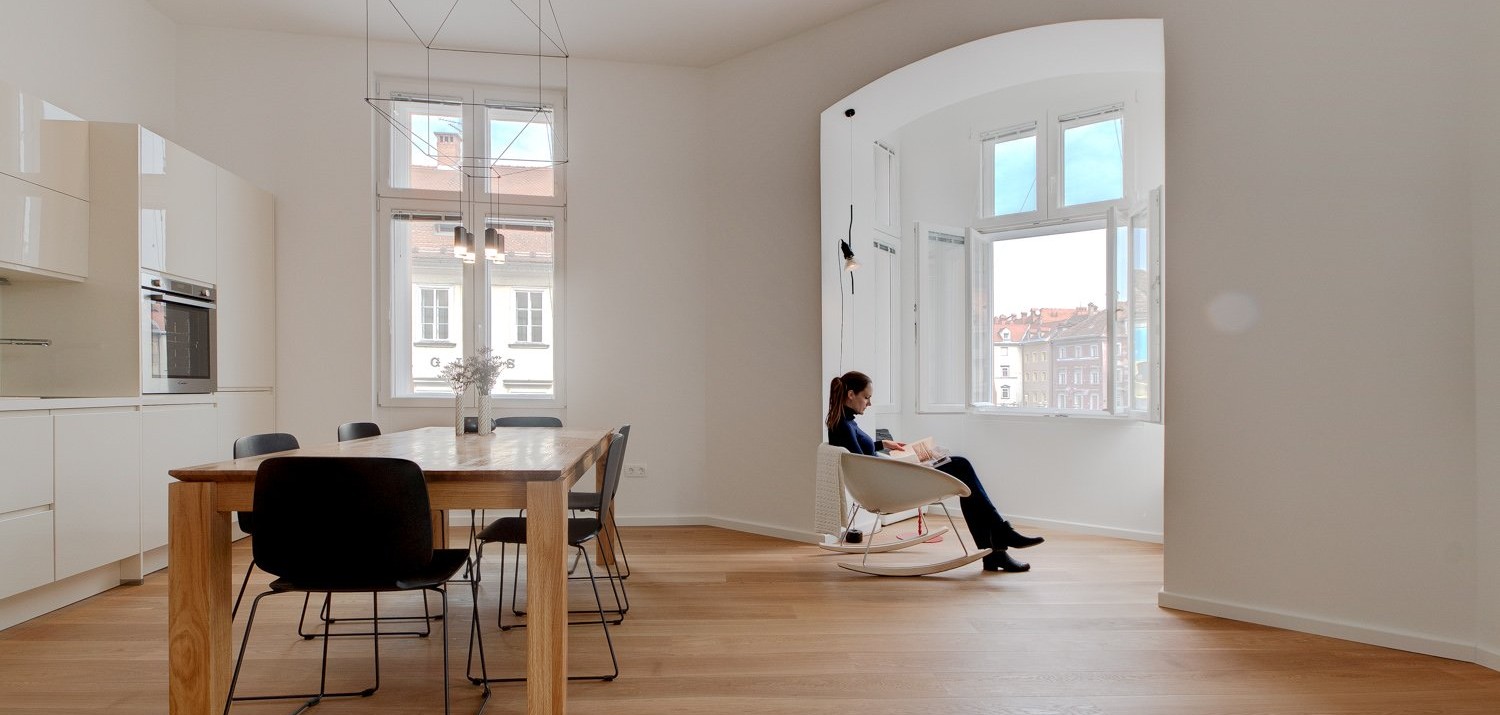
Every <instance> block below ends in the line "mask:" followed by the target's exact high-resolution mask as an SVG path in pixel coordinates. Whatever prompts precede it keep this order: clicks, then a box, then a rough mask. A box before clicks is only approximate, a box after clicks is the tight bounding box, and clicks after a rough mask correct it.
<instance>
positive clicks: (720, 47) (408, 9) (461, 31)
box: [149, 0, 884, 67]
mask: <svg viewBox="0 0 1500 715" xmlns="http://www.w3.org/2000/svg"><path fill="white" fill-rule="evenodd" d="M883 1H884V0H550V8H549V0H514V1H512V0H368V2H369V10H370V12H369V14H370V16H371V25H372V27H373V29H372V32H371V34H372V35H374V36H375V37H377V38H386V39H398V38H399V39H403V40H405V41H415V40H414V31H415V32H416V33H420V34H422V35H424V36H425V37H432V36H433V34H434V32H436V31H437V29H438V28H439V27H440V26H441V27H442V31H441V32H440V33H438V35H437V36H438V40H437V41H436V42H434V43H433V44H435V45H438V46H444V47H451V48H462V49H483V50H496V49H500V50H512V51H526V52H535V51H536V45H537V39H538V38H537V32H536V28H535V26H534V25H532V24H531V21H530V19H528V18H534V17H536V15H537V14H538V13H537V10H538V7H539V6H540V8H541V15H542V18H543V23H542V24H543V27H544V28H546V30H547V31H548V33H549V34H550V35H555V34H557V33H556V28H557V27H558V26H561V30H562V32H561V36H562V38H563V42H564V44H565V45H566V47H567V50H568V54H569V55H570V56H572V57H585V58H590V59H606V60H619V61H625V62H646V63H653V64H667V65H682V66H689V67H708V66H710V65H714V64H717V63H719V62H722V61H724V60H727V59H729V58H731V57H735V56H737V55H740V54H743V53H745V52H748V51H750V50H753V49H755V48H757V47H762V46H764V45H768V44H770V43H772V42H775V41H777V40H781V39H784V38H786V37H790V36H792V35H795V34H797V33H799V32H802V31H804V30H807V29H810V28H813V27H816V26H818V25H821V24H823V23H826V22H828V21H830V20H833V19H835V18H838V17H842V16H844V15H847V14H849V13H851V12H854V11H856V10H860V9H862V8H866V7H870V6H872V5H877V4H879V3H880V2H883ZM149 2H150V3H151V4H152V5H154V6H155V7H156V8H157V9H158V10H160V11H161V12H162V13H163V14H165V15H166V16H167V17H169V18H171V19H172V20H173V21H175V22H177V23H179V24H183V25H206V26H210V27H234V28H244V29H253V30H270V31H275V32H292V33H298V34H306V35H332V36H337V37H355V38H360V39H363V38H364V37H365V17H366V0H316V1H312V0H149ZM393 7H394V8H396V9H398V10H399V11H400V15H402V16H405V19H406V23H409V24H410V25H411V28H412V29H407V27H406V26H405V24H404V23H403V22H402V19H401V17H399V16H398V15H397V13H396V12H395V11H394V10H393V9H392V8H393ZM521 8H524V12H525V15H523V14H522V12H523V10H522V9H521ZM450 9H451V15H450ZM554 12H555V14H556V22H554V21H553V19H552V17H551V15H552V14H553V13H554ZM444 17H447V18H448V19H447V22H446V24H444V23H443V18H444ZM548 50H549V54H551V53H552V52H553V51H552V50H551V48H550V47H549V48H548Z"/></svg>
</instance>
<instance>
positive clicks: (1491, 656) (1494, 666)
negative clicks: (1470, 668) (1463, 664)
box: [1474, 647, 1500, 670]
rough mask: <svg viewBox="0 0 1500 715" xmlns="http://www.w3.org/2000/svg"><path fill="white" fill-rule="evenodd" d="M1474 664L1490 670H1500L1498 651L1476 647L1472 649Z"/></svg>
mask: <svg viewBox="0 0 1500 715" xmlns="http://www.w3.org/2000/svg"><path fill="white" fill-rule="evenodd" d="M1474 662H1475V663H1478V664H1480V665H1482V666H1484V667H1486V668H1489V669H1490V670H1500V650H1490V649H1489V648H1480V647H1476V648H1475V649H1474Z"/></svg>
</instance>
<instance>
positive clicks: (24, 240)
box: [0, 83, 89, 280]
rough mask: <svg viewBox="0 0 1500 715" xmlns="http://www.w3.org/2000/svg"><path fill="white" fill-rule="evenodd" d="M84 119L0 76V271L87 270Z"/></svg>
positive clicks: (46, 273) (67, 273)
mask: <svg viewBox="0 0 1500 715" xmlns="http://www.w3.org/2000/svg"><path fill="white" fill-rule="evenodd" d="M88 199H89V126H88V123H87V122H84V121H83V120H81V119H79V118H78V117H76V116H73V115H72V114H69V113H67V112H65V111H63V110H61V109H58V108H57V107H56V106H54V105H52V104H49V103H48V102H46V101H44V100H42V99H39V98H37V97H35V96H33V95H29V94H23V93H21V92H19V91H17V90H16V89H15V88H14V87H11V86H9V85H6V84H3V83H0V275H3V276H7V277H12V278H20V279H25V278H31V277H43V278H61V279H64V280H81V279H83V278H84V277H86V276H88V234H89V204H88Z"/></svg>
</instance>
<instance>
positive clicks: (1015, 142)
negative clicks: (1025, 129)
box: [991, 136, 1036, 216]
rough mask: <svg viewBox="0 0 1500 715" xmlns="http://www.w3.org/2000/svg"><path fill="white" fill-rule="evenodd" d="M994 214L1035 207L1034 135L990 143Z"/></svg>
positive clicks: (1020, 211)
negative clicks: (992, 160)
mask: <svg viewBox="0 0 1500 715" xmlns="http://www.w3.org/2000/svg"><path fill="white" fill-rule="evenodd" d="M994 147H995V149H994V162H995V165H994V169H995V196H994V202H995V204H994V213H993V214H991V215H994V216H1004V215H1006V214H1014V213H1024V212H1027V211H1035V210H1036V137H1035V136H1029V137H1021V138H1020V139H1012V140H1010V141H1004V142H996V143H995V145H994Z"/></svg>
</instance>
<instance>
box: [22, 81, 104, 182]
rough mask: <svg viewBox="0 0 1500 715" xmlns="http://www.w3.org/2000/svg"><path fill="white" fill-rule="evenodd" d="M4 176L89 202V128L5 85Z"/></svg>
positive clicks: (66, 113)
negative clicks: (7, 175)
mask: <svg viewBox="0 0 1500 715" xmlns="http://www.w3.org/2000/svg"><path fill="white" fill-rule="evenodd" d="M0 174H9V175H10V176H13V177H15V178H17V179H22V180H24V181H28V182H30V183H33V184H37V185H39V186H45V187H47V188H49V189H52V190H53V191H58V192H61V193H64V194H68V195H69V196H72V197H74V198H78V199H82V200H84V201H87V200H88V199H89V126H88V123H87V122H85V121H83V119H82V118H81V117H78V116H76V115H74V114H72V113H70V112H68V111H66V110H63V109H61V108H59V107H58V106H57V105H55V104H52V103H51V102H48V101H46V100H44V99H42V98H40V97H37V96H36V95H33V94H26V93H24V92H21V91H20V90H18V89H16V88H15V87H12V86H10V85H8V84H5V83H4V82H0Z"/></svg>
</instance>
